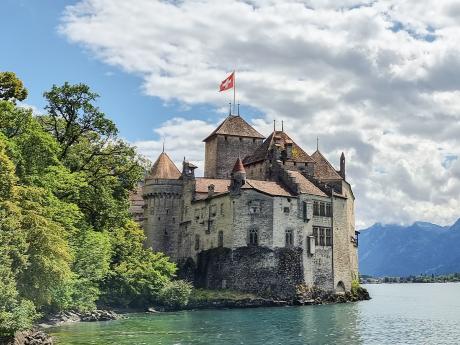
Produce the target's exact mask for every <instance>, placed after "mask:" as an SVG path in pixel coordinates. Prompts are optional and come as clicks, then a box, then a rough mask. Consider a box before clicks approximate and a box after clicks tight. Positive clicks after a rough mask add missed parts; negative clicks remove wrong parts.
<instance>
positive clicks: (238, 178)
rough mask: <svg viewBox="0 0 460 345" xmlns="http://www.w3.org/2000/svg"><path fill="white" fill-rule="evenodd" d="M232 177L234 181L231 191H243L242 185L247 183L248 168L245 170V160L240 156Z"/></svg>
mask: <svg viewBox="0 0 460 345" xmlns="http://www.w3.org/2000/svg"><path fill="white" fill-rule="evenodd" d="M231 178H232V181H231V183H230V187H229V190H230V193H231V194H234V195H238V194H240V193H241V187H242V186H243V185H244V184H245V183H246V170H244V166H243V162H242V161H241V158H240V157H238V159H237V160H236V162H235V165H234V166H233V169H232V173H231Z"/></svg>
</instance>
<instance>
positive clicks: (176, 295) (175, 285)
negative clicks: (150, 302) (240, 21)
mask: <svg viewBox="0 0 460 345" xmlns="http://www.w3.org/2000/svg"><path fill="white" fill-rule="evenodd" d="M192 288H193V286H192V284H191V283H189V282H187V281H184V280H173V281H171V282H168V283H166V284H165V285H164V286H163V287H162V288H161V290H160V294H159V300H160V302H161V304H163V305H165V306H168V307H175V308H178V307H183V306H186V305H187V304H188V301H189V298H190V294H191V293H192Z"/></svg>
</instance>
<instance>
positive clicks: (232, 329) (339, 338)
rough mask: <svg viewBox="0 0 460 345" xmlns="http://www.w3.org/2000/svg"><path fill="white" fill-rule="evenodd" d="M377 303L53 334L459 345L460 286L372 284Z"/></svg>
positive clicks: (96, 339) (116, 324)
mask: <svg viewBox="0 0 460 345" xmlns="http://www.w3.org/2000/svg"><path fill="white" fill-rule="evenodd" d="M366 288H367V289H368V290H369V292H370V294H371V296H372V300H370V301H363V302H358V303H348V304H336V305H320V306H305V307H280V308H258V309H228V310H203V311H182V312H175V313H161V314H131V315H129V316H128V318H127V319H123V320H117V321H108V322H95V323H77V324H69V325H66V326H61V327H57V328H53V329H50V330H49V331H50V333H51V334H52V335H53V336H55V338H56V339H57V342H58V344H61V345H64V344H65V345H77V344H79V345H82V344H85V345H86V344H97V345H105V344H120V345H124V344H130V345H137V344H146V345H150V344H176V345H179V344H180V345H185V344H200V345H201V344H225V345H230V344H231V345H235V344H250V345H259V344H260V345H262V344H263V345H266V344H267V345H268V344H283V345H289V344H392V345H394V344H460V283H446V284H391V285H389V284H382V285H366Z"/></svg>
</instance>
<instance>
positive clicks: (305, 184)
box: [288, 170, 327, 196]
mask: <svg viewBox="0 0 460 345" xmlns="http://www.w3.org/2000/svg"><path fill="white" fill-rule="evenodd" d="M288 174H289V175H290V176H291V177H292V178H293V179H294V181H295V183H297V184H298V186H299V189H300V192H301V193H306V194H310V195H318V196H327V195H326V193H324V192H323V191H322V190H321V189H319V188H318V187H316V186H315V185H314V184H313V183H312V182H311V181H310V180H308V179H307V178H306V177H305V176H303V175H302V174H301V173H300V172H298V171H292V170H290V171H288Z"/></svg>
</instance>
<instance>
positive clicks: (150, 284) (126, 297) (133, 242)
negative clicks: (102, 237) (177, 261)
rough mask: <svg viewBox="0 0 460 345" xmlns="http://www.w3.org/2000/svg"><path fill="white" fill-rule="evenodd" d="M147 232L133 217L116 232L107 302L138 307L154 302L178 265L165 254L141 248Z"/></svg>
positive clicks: (107, 281)
mask: <svg viewBox="0 0 460 345" xmlns="http://www.w3.org/2000/svg"><path fill="white" fill-rule="evenodd" d="M143 240H144V234H143V232H142V230H141V229H140V228H139V226H138V225H137V224H136V223H134V222H133V221H132V220H129V221H127V222H126V224H125V226H124V227H122V228H118V229H116V230H115V231H114V232H113V237H112V248H113V257H112V267H111V271H110V273H109V275H108V276H107V278H106V279H105V281H104V284H103V286H104V291H105V296H104V301H105V302H106V303H109V302H110V301H111V302H112V303H115V304H117V305H120V306H124V307H127V306H139V305H144V304H149V303H152V302H153V301H155V300H156V299H157V298H158V296H159V293H160V290H161V289H162V287H163V286H164V285H165V284H167V283H168V282H169V281H170V280H171V279H172V278H173V277H174V274H175V272H176V266H175V265H174V264H173V263H171V262H169V260H168V258H167V257H166V256H165V255H163V254H162V253H154V252H152V251H150V250H146V249H144V248H143V247H142V242H143Z"/></svg>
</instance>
